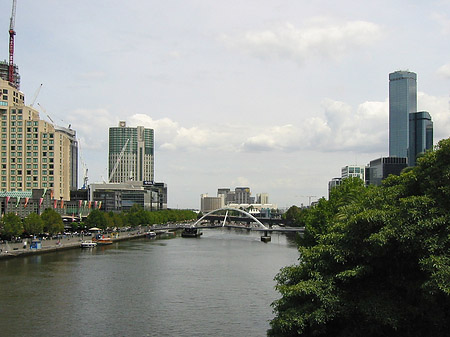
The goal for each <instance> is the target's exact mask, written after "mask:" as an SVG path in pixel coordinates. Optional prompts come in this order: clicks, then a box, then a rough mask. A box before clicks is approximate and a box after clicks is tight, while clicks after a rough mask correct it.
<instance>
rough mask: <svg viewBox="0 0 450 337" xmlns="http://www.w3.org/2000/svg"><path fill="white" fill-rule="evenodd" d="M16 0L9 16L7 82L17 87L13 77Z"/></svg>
mask: <svg viewBox="0 0 450 337" xmlns="http://www.w3.org/2000/svg"><path fill="white" fill-rule="evenodd" d="M16 2H17V1H16V0H13V3H12V11H11V18H10V20H9V64H8V82H9V83H11V84H12V85H14V86H15V87H17V84H16V81H15V79H14V35H16V32H15V30H14V26H15V22H16Z"/></svg>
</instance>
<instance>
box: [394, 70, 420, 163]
mask: <svg viewBox="0 0 450 337" xmlns="http://www.w3.org/2000/svg"><path fill="white" fill-rule="evenodd" d="M413 112H417V75H416V74H415V73H413V72H410V71H396V72H393V73H391V74H389V157H403V158H406V157H408V147H409V114H410V113H413Z"/></svg>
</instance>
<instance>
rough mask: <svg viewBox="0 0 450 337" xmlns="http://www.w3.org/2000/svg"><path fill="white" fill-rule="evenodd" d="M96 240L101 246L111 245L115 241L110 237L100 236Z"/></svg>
mask: <svg viewBox="0 0 450 337" xmlns="http://www.w3.org/2000/svg"><path fill="white" fill-rule="evenodd" d="M96 242H97V244H98V245H100V246H105V245H111V244H112V243H113V241H112V240H111V238H109V237H103V238H99V239H97V241H96Z"/></svg>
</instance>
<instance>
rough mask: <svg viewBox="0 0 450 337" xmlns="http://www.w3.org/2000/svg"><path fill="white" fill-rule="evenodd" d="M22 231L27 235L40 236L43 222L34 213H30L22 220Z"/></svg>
mask: <svg viewBox="0 0 450 337" xmlns="http://www.w3.org/2000/svg"><path fill="white" fill-rule="evenodd" d="M23 229H24V231H25V232H26V233H28V234H33V235H35V234H40V233H42V231H43V229H44V221H43V220H42V218H41V217H40V216H39V215H38V214H36V213H30V214H29V215H28V216H27V217H26V218H25V219H24V220H23Z"/></svg>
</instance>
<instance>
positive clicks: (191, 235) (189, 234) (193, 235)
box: [181, 227, 203, 238]
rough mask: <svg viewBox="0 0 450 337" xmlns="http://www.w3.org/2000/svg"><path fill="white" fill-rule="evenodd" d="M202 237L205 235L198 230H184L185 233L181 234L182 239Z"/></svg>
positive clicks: (188, 228)
mask: <svg viewBox="0 0 450 337" xmlns="http://www.w3.org/2000/svg"><path fill="white" fill-rule="evenodd" d="M201 235H203V233H202V232H201V231H200V230H199V229H198V228H191V227H187V228H185V229H183V232H182V233H181V237H183V238H198V237H200V236H201Z"/></svg>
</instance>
